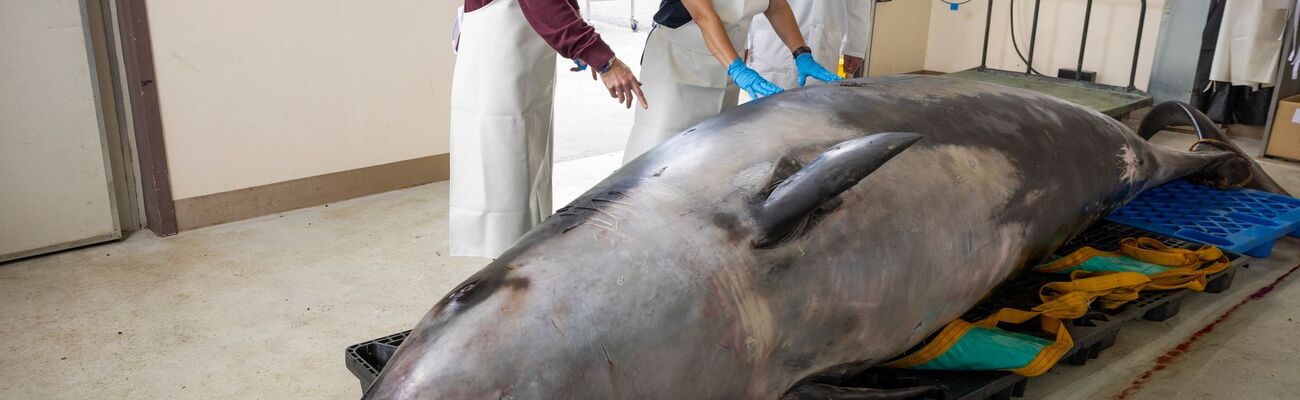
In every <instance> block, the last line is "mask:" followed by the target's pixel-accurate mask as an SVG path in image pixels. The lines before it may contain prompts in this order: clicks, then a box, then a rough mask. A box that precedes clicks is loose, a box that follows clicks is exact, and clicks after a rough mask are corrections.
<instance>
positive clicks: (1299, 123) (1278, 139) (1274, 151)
mask: <svg viewBox="0 0 1300 400" xmlns="http://www.w3.org/2000/svg"><path fill="white" fill-rule="evenodd" d="M1264 154H1266V155H1270V156H1274V157H1282V158H1289V159H1292V160H1300V95H1295V96H1291V97H1287V98H1285V99H1282V100H1280V101H1278V102H1277V115H1275V116H1274V117H1273V131H1272V132H1270V133H1269V135H1268V147H1267V148H1265V149H1264Z"/></svg>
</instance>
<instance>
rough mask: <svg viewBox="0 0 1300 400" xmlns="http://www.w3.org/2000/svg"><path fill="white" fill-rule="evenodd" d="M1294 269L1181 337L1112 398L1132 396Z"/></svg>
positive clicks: (1120, 398)
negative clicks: (1176, 343) (1196, 329)
mask: <svg viewBox="0 0 1300 400" xmlns="http://www.w3.org/2000/svg"><path fill="white" fill-rule="evenodd" d="M1296 270H1300V265H1297V266H1295V267H1292V268H1291V270H1290V271H1287V272H1286V273H1285V274H1282V276H1279V277H1277V279H1275V280H1273V283H1270V284H1268V286H1264V287H1262V288H1259V290H1256V291H1255V293H1251V294H1250V296H1246V298H1245V299H1242V300H1241V302H1240V303H1237V304H1236V305H1233V306H1232V308H1229V309H1228V311H1224V312H1223V314H1222V315H1219V317H1218V318H1215V319H1214V321H1213V322H1210V323H1209V324H1208V325H1205V327H1203V328H1201V329H1200V330H1198V331H1196V332H1195V333H1192V335H1191V336H1188V337H1187V339H1183V342H1182V343H1179V344H1178V346H1174V348H1173V349H1170V350H1169V351H1168V352H1166V353H1165V355H1162V356H1160V357H1158V358H1156V364H1155V365H1153V366H1151V368H1149V369H1147V370H1146V371H1145V372H1143V373H1142V375H1138V377H1137V378H1136V379H1133V382H1131V383H1129V385H1128V387H1127V388H1124V391H1123V392H1119V394H1117V395H1115V397H1112V399H1113V400H1124V399H1127V398H1128V397H1129V396H1132V395H1133V394H1134V393H1137V392H1138V391H1140V390H1142V387H1144V386H1146V384H1147V382H1149V381H1151V377H1152V376H1154V375H1155V373H1156V372H1157V371H1163V370H1164V369H1165V368H1168V367H1169V364H1171V363H1173V362H1174V361H1175V360H1177V359H1178V357H1179V356H1182V355H1183V354H1186V353H1187V352H1188V351H1189V350H1191V348H1192V344H1194V343H1196V342H1198V341H1200V340H1201V339H1202V338H1204V337H1205V335H1207V334H1209V333H1210V332H1213V331H1214V328H1215V327H1216V326H1218V325H1219V323H1220V322H1223V321H1224V320H1226V319H1228V317H1229V316H1231V315H1232V313H1234V312H1236V311H1237V309H1239V308H1241V306H1243V305H1246V303H1249V302H1252V301H1257V300H1260V299H1263V298H1264V297H1266V296H1268V294H1269V293H1271V292H1273V289H1276V288H1277V286H1278V285H1280V284H1281V283H1282V281H1285V280H1286V278H1287V277H1289V276H1291V274H1292V273H1294V272H1296Z"/></svg>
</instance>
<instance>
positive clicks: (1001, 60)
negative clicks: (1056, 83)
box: [876, 0, 1166, 89]
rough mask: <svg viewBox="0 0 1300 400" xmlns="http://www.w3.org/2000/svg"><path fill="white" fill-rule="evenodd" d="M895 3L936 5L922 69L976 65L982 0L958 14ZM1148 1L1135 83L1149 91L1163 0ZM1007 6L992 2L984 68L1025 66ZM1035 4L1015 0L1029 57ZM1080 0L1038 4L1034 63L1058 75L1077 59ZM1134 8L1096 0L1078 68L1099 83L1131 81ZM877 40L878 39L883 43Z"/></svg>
mask: <svg viewBox="0 0 1300 400" xmlns="http://www.w3.org/2000/svg"><path fill="white" fill-rule="evenodd" d="M900 1H906V2H911V1H917V2H923V3H927V4H930V5H931V7H932V8H933V12H931V13H930V24H929V25H930V26H929V29H930V33H929V45H928V46H927V47H926V54H925V69H928V70H932V71H939V72H955V71H960V70H965V69H969V68H974V67H977V66H979V63H980V51H981V43H982V41H983V38H984V19H985V16H986V10H987V6H988V1H987V0H979V1H972V2H970V3H968V4H965V5H962V6H961V8H960V9H959V10H958V11H956V12H953V11H948V9H947V6H946V5H944V4H941V3H939V2H937V1H930V0H895V1H894V3H898V2H900ZM1147 3H1148V6H1147V7H1148V8H1147V15H1146V26H1145V28H1144V29H1143V33H1142V36H1143V38H1142V54H1141V57H1139V63H1138V72H1137V87H1138V88H1140V89H1145V88H1146V86H1147V81H1148V79H1149V78H1150V75H1151V60H1152V55H1153V54H1155V45H1156V36H1157V34H1158V33H1159V30H1160V21H1161V18H1162V16H1163V13H1164V6H1165V3H1166V0H1150V1H1148V2H1147ZM1008 4H1009V3H1008V1H1007V0H999V1H997V2H996V3H995V4H994V7H995V8H994V10H993V24H992V25H993V29H992V30H991V31H990V35H989V67H992V68H997V69H1005V70H1011V71H1023V70H1024V69H1025V64H1024V63H1023V62H1021V61H1020V60H1019V57H1017V56H1016V53H1015V49H1014V48H1013V47H1012V45H1011V37H1010V33H1009V30H1008V25H1009V24H1008V15H1007V9H1008ZM1033 4H1034V2H1033V1H1032V0H1019V1H1016V2H1015V5H1016V11H1015V17H1016V21H1017V24H1016V39H1017V42H1018V43H1020V49H1021V51H1022V52H1024V53H1025V56H1026V57H1027V56H1028V55H1029V54H1028V51H1029V31H1030V27H1031V22H1032V20H1033ZM1085 4H1086V1H1085V0H1051V1H1044V2H1042V9H1041V10H1040V11H1039V13H1040V14H1039V21H1038V46H1037V47H1036V49H1037V50H1036V52H1035V53H1034V68H1035V69H1037V70H1038V71H1039V72H1042V73H1043V74H1046V75H1051V76H1055V75H1056V70H1057V69H1058V68H1069V69H1073V68H1074V67H1075V64H1076V63H1077V62H1078V58H1079V38H1080V36H1081V34H1082V32H1083V15H1084V6H1085ZM1139 9H1140V7H1139V2H1138V1H1134V0H1095V1H1094V3H1093V10H1092V21H1091V23H1090V25H1089V27H1088V33H1089V34H1088V46H1087V49H1086V51H1087V54H1086V55H1085V56H1084V64H1083V69H1084V70H1090V71H1096V72H1097V80H1098V82H1101V83H1106V84H1111V85H1121V86H1123V85H1128V78H1129V68H1130V66H1131V64H1132V59H1133V39H1134V37H1135V35H1136V34H1137V18H1138V10H1139ZM876 43H880V40H879V39H878V40H877V41H876Z"/></svg>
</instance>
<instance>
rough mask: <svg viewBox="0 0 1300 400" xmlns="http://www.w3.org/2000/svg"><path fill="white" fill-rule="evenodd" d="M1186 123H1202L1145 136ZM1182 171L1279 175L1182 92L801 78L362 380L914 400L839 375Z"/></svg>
mask: <svg viewBox="0 0 1300 400" xmlns="http://www.w3.org/2000/svg"><path fill="white" fill-rule="evenodd" d="M1175 124H1178V125H1191V126H1193V127H1194V128H1196V129H1197V130H1198V132H1200V133H1201V135H1202V138H1203V139H1206V140H1205V141H1203V143H1201V144H1200V145H1198V146H1197V147H1196V148H1195V149H1194V150H1192V151H1188V152H1177V151H1170V150H1165V149H1162V148H1158V147H1154V146H1151V145H1149V144H1148V143H1147V142H1146V141H1145V140H1144V137H1150V136H1151V135H1152V134H1154V132H1155V131H1158V130H1160V129H1161V128H1163V127H1166V126H1168V125H1175ZM1181 177H1192V178H1196V179H1200V180H1202V181H1211V182H1216V183H1220V184H1239V185H1246V186H1251V187H1256V188H1261V189H1265V190H1271V191H1275V192H1281V189H1280V188H1278V187H1277V185H1276V184H1275V183H1273V182H1272V181H1271V180H1270V179H1268V177H1267V176H1266V175H1265V174H1264V173H1263V172H1262V171H1260V170H1259V168H1258V166H1257V165H1255V164H1254V163H1253V161H1250V159H1249V158H1246V157H1244V156H1242V155H1241V154H1240V151H1239V150H1237V149H1236V148H1235V147H1233V146H1232V145H1231V144H1230V143H1228V142H1227V141H1226V138H1224V137H1223V136H1222V134H1221V133H1219V132H1218V131H1217V130H1215V128H1214V127H1213V126H1212V125H1211V124H1210V123H1209V121H1208V120H1207V119H1205V118H1204V116H1203V115H1200V114H1199V113H1198V112H1196V111H1194V110H1191V109H1189V108H1188V107H1186V106H1185V105H1182V104H1178V103H1169V104H1164V105H1161V106H1158V107H1156V108H1155V109H1154V110H1152V112H1151V113H1150V114H1149V115H1148V117H1147V120H1146V121H1145V123H1144V126H1143V127H1142V129H1140V132H1139V134H1134V133H1133V132H1132V131H1130V130H1129V129H1127V128H1126V127H1125V126H1123V125H1121V124H1120V123H1119V122H1117V121H1115V120H1114V119H1111V118H1109V117H1106V116H1104V115H1102V114H1099V113H1097V112H1094V111H1091V110H1089V109H1086V108H1083V107H1081V106H1078V105H1074V104H1071V103H1067V102H1064V101H1062V100H1058V99H1055V98H1051V97H1047V96H1043V95H1039V94H1034V93H1031V92H1026V91H1021V90H1018V89H1013V88H1009V87H1004V86H998V85H992V84H986V83H978V82H973V81H964V80H956V79H948V78H942V77H930V76H896V77H887V78H872V79H864V80H853V81H845V82H841V83H838V84H831V85H822V86H815V87H807V88H803V89H799V90H792V91H789V92H787V93H785V94H782V95H778V96H774V97H771V98H767V99H763V100H760V101H756V102H751V103H749V104H745V105H743V106H741V107H739V108H737V109H734V110H732V111H729V112H726V113H723V114H721V115H718V116H717V117H714V118H712V119H709V120H707V121H705V122H703V123H700V124H699V125H697V126H695V127H693V128H690V129H688V130H686V131H685V132H682V133H681V134H680V135H678V136H676V137H674V138H672V139H671V140H669V141H667V142H665V143H663V144H662V145H660V146H658V147H657V148H655V149H653V150H652V151H650V152H648V153H646V154H645V155H643V156H641V157H640V158H638V159H636V160H635V161H633V162H631V163H630V164H628V165H626V166H624V167H623V168H621V169H619V170H618V171H617V172H615V173H614V174H613V175H611V176H610V177H609V178H607V179H605V180H604V181H603V182H601V183H600V184H598V185H596V186H595V187H593V188H592V189H591V190H590V191H588V192H587V193H586V194H584V195H582V196H581V197H580V198H579V199H577V200H576V201H574V202H573V203H571V204H569V205H568V206H567V207H564V208H563V209H561V210H560V211H558V212H557V213H556V214H555V215H553V216H551V217H550V218H548V219H547V220H546V221H544V222H543V223H542V224H541V225H540V226H538V227H536V228H535V229H533V230H532V231H530V232H529V233H528V234H527V235H526V236H524V237H523V238H522V239H520V240H519V241H518V242H517V243H516V244H515V245H514V246H513V247H512V248H511V249H510V250H508V251H507V252H506V253H505V254H503V255H502V256H501V257H500V258H498V259H496V260H495V261H493V262H492V263H491V264H489V265H488V266H487V267H485V268H484V269H483V270H482V271H480V272H478V273H477V274H475V275H473V276H472V277H470V278H469V279H467V280H466V281H465V282H463V283H462V284H460V285H459V286H457V287H456V288H455V289H453V290H452V291H451V292H450V293H449V294H447V295H446V297H444V298H443V299H442V300H441V301H440V302H438V303H437V304H436V305H435V306H434V307H433V309H432V310H431V311H429V312H428V314H427V315H425V317H424V318H423V320H421V321H420V322H419V324H418V325H417V326H416V328H415V329H414V331H413V332H412V333H411V336H410V337H409V338H408V339H407V340H406V341H405V342H404V343H403V344H402V346H401V348H400V349H399V350H398V351H397V353H396V355H394V357H393V358H392V359H391V361H390V362H389V363H388V365H387V367H386V368H385V369H384V371H383V373H382V374H381V375H380V377H379V378H378V380H377V381H376V383H375V384H374V385H372V386H371V387H370V389H369V390H368V391H367V392H366V395H365V398H367V399H500V398H515V399H742V398H745V399H778V398H782V397H793V396H795V394H798V397H804V396H807V395H808V394H809V393H813V394H814V395H815V396H814V397H817V398H888V397H897V396H906V395H910V394H909V393H901V392H892V393H888V392H876V391H871V390H868V389H861V390H855V389H848V388H836V387H834V386H833V384H834V382H835V381H836V380H837V379H840V378H843V377H846V376H848V375H851V374H853V373H856V372H858V371H860V370H861V369H863V368H866V367H869V366H872V365H878V364H881V363H884V362H887V361H889V360H890V359H892V358H894V357H896V356H898V355H899V354H900V353H903V352H905V351H906V350H908V349H909V348H911V347H912V346H914V345H916V344H918V343H919V342H921V341H922V340H923V339H925V338H926V337H927V336H928V335H930V334H931V333H933V332H935V331H936V330H938V329H939V328H941V327H943V326H944V325H945V324H946V323H948V322H949V321H951V320H953V319H955V318H958V317H959V316H961V315H962V313H963V312H965V311H966V310H967V309H969V308H970V307H971V306H973V305H974V304H975V303H976V302H978V301H979V300H980V299H981V298H982V297H983V296H985V295H986V294H988V293H989V292H990V291H991V290H993V289H994V288H995V287H996V286H997V285H998V284H999V283H1001V282H1003V281H1005V280H1006V279H1008V277H1010V276H1011V275H1012V274H1014V273H1016V272H1017V271H1019V270H1022V269H1024V268H1025V267H1026V266H1027V265H1031V264H1033V263H1035V262H1038V261H1041V260H1043V259H1044V258H1045V257H1046V256H1048V255H1049V254H1051V252H1052V251H1053V250H1055V249H1056V248H1057V247H1058V246H1060V245H1061V244H1063V243H1064V242H1066V241H1067V240H1068V239H1070V238H1071V236H1072V235H1075V234H1077V233H1079V232H1080V231H1081V230H1083V229H1084V228H1086V227H1087V226H1089V225H1090V224H1091V223H1092V222H1094V221H1097V220H1098V219H1099V218H1101V217H1103V216H1105V215H1106V214H1107V213H1108V212H1110V211H1111V210H1114V209H1116V208H1117V207H1119V206H1121V205H1123V204H1124V203H1125V202H1126V201H1128V200H1130V199H1132V198H1133V197H1134V196H1136V195H1137V194H1138V193H1140V192H1141V191H1143V190H1144V189H1147V188H1151V187H1153V186H1156V185H1159V184H1161V183H1164V182H1166V181H1169V180H1172V179H1176V178H1181ZM912 394H914V393H912ZM855 396H856V397H855Z"/></svg>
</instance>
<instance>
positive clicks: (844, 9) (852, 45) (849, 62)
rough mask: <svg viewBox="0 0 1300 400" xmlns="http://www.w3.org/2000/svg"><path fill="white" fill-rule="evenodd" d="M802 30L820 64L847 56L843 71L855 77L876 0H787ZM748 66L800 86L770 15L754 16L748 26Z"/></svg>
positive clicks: (782, 84)
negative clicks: (751, 24) (751, 23)
mask: <svg viewBox="0 0 1300 400" xmlns="http://www.w3.org/2000/svg"><path fill="white" fill-rule="evenodd" d="M786 1H788V2H789V3H790V10H792V11H793V12H794V19H795V21H798V23H799V32H801V33H803V38H804V40H805V41H807V42H808V47H809V48H811V49H812V54H813V59H815V60H817V62H818V63H819V64H821V65H838V64H839V60H840V57H841V56H843V57H844V72H845V74H847V75H848V76H849V77H850V78H852V77H856V76H857V74H858V73H859V72H860V70H861V69H862V67H863V65H862V63H863V59H864V58H865V57H864V56H865V55H866V51H867V40H868V38H870V37H871V18H872V14H873V8H874V7H875V0H786ZM748 61H749V67H750V68H753V69H754V70H755V71H758V73H759V74H762V75H763V76H764V77H766V78H767V79H768V80H769V81H772V83H774V84H776V85H777V86H780V87H782V88H786V89H794V88H796V87H799V86H801V84H800V82H799V72H798V71H797V70H796V69H795V67H794V59H793V58H791V57H790V52H789V51H788V50H786V48H785V43H784V42H782V41H781V37H780V36H778V35H777V33H776V31H775V30H773V29H772V24H771V23H770V22H768V20H767V17H764V16H762V15H758V16H755V17H754V24H753V26H751V27H750V28H749V60H748Z"/></svg>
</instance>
